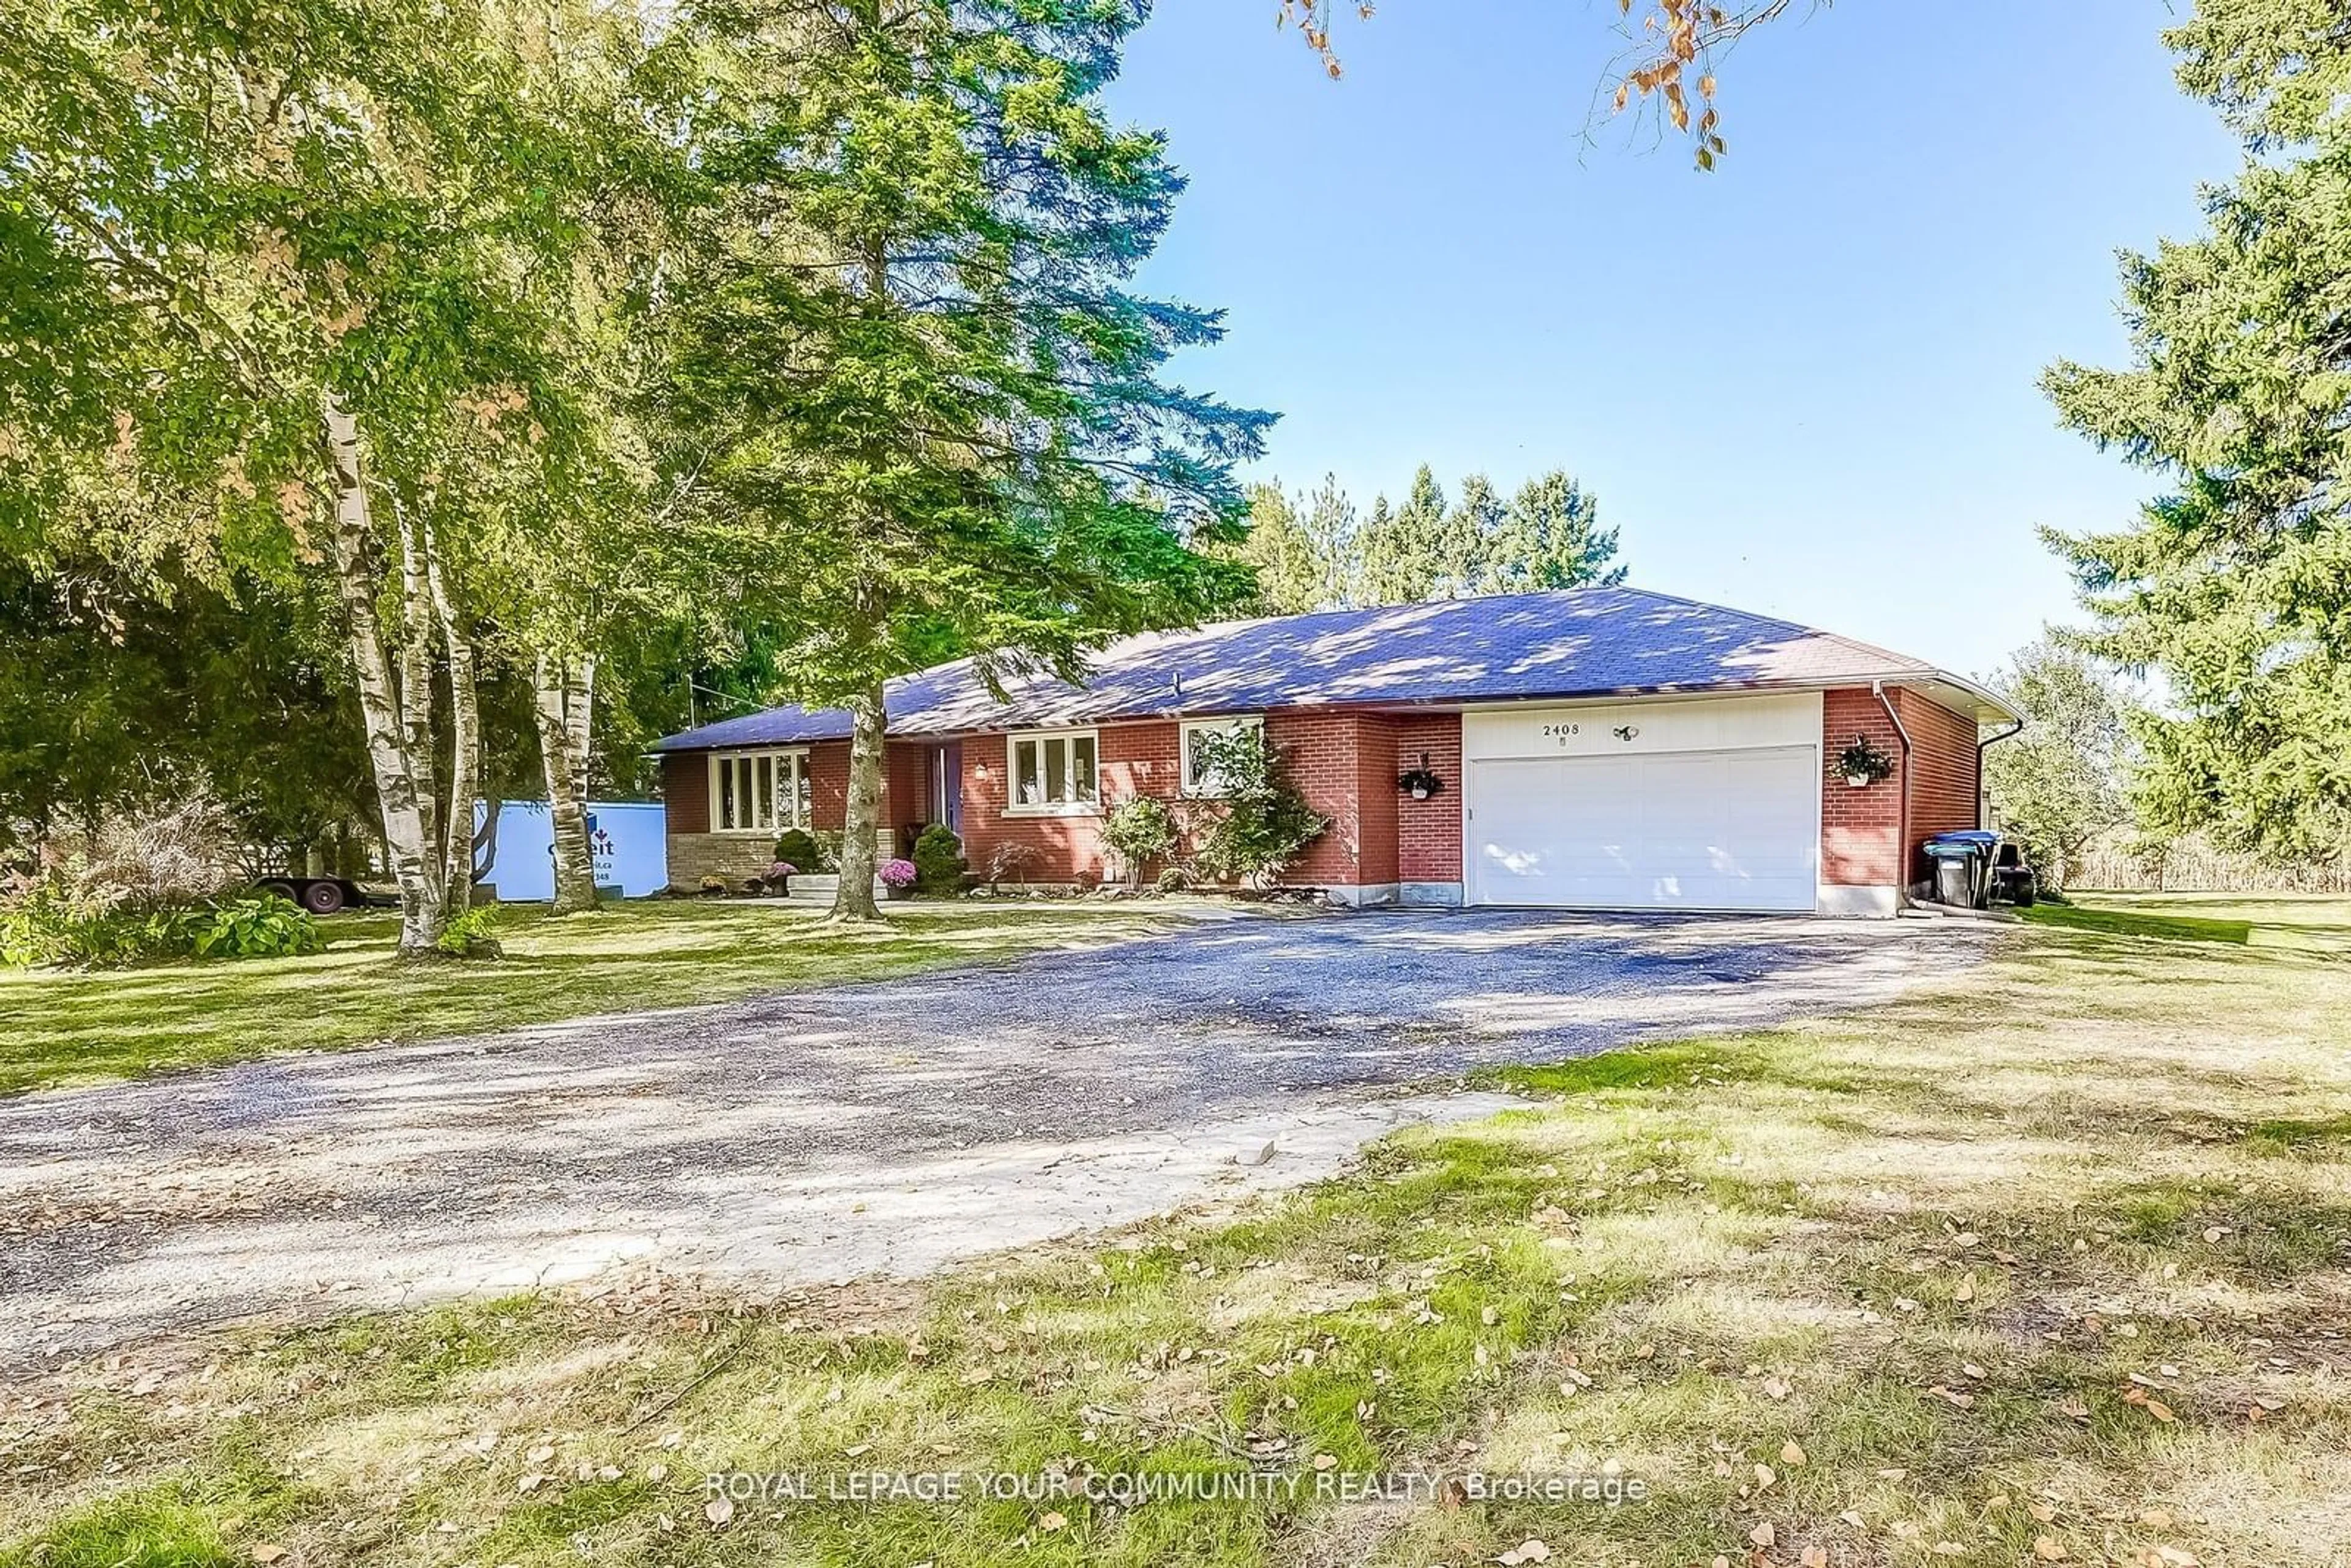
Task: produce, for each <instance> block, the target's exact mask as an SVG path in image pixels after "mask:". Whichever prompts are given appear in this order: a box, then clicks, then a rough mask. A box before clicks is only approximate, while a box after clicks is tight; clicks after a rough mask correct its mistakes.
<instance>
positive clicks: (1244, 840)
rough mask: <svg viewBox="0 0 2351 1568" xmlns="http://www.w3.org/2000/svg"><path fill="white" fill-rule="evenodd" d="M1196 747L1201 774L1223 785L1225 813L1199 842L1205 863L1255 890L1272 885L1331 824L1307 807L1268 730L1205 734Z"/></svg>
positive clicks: (1209, 731) (1223, 808)
mask: <svg viewBox="0 0 2351 1568" xmlns="http://www.w3.org/2000/svg"><path fill="white" fill-rule="evenodd" d="M1195 743H1196V745H1197V746H1198V747H1199V758H1200V762H1201V772H1202V773H1203V774H1204V775H1205V776H1207V777H1208V778H1211V779H1216V780H1217V782H1218V783H1219V784H1221V785H1222V786H1223V798H1222V800H1220V801H1219V802H1218V804H1219V805H1220V806H1221V807H1222V810H1220V811H1218V812H1217V816H1216V818H1215V820H1214V821H1212V822H1211V823H1210V824H1209V826H1208V830H1207V833H1206V834H1205V835H1204V836H1203V837H1202V839H1201V841H1200V864H1201V865H1202V866H1204V867H1206V868H1207V871H1208V872H1209V873H1211V874H1213V875H1216V876H1230V877H1238V878H1240V879H1241V880H1242V881H1243V882H1246V883H1249V884H1250V885H1252V886H1259V887H1261V886H1265V885H1267V884H1269V883H1272V882H1273V881H1274V880H1275V879H1276V878H1278V877H1280V875H1281V873H1282V871H1283V870H1284V869H1285V868H1286V867H1288V866H1289V864H1290V862H1291V861H1294V860H1296V859H1297V858H1298V855H1299V852H1300V851H1301V850H1303V849H1305V847H1306V846H1307V845H1308V844H1311V843H1312V842H1313V841H1315V840H1316V839H1319V838H1321V837H1322V834H1323V833H1324V832H1325V831H1328V830H1329V828H1330V826H1331V819H1330V818H1328V817H1326V816H1324V815H1322V813H1321V812H1320V811H1317V810H1314V808H1313V807H1311V806H1310V805H1308V804H1307V803H1306V797H1305V796H1303V795H1301V794H1300V793H1299V792H1298V787H1297V786H1296V785H1295V784H1293V783H1291V782H1290V771H1289V769H1288V768H1285V767H1283V766H1282V760H1281V754H1280V752H1279V751H1277V750H1275V749H1274V747H1272V746H1271V745H1270V743H1269V742H1268V741H1267V740H1266V738H1265V732H1264V731H1263V730H1261V729H1258V728H1255V727H1251V728H1248V729H1238V728H1237V729H1230V730H1215V729H1209V730H1203V731H1200V732H1198V733H1197V735H1196V742H1195Z"/></svg>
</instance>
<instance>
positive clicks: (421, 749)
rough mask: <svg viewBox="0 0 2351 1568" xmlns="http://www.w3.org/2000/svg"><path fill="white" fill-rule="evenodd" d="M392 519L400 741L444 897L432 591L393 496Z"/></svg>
mask: <svg viewBox="0 0 2351 1568" xmlns="http://www.w3.org/2000/svg"><path fill="white" fill-rule="evenodd" d="M392 521H393V523H394V524H395V525H396V526H397V527H398V528H399V530H400V741H401V747H402V750H404V751H406V752H407V753H408V777H409V779H410V780H411V781H412V782H413V784H414V786H415V789H416V810H417V814H418V815H419V816H421V817H423V819H424V841H425V842H426V843H427V844H430V845H432V846H433V853H434V855H435V856H436V857H438V858H440V859H441V861H442V862H443V865H444V876H443V879H442V890H443V893H444V897H445V895H446V894H447V891H448V879H447V876H446V874H445V867H446V865H447V856H446V855H445V854H444V852H443V841H442V834H441V821H440V817H441V802H440V796H439V789H438V786H437V785H436V783H435V782H434V775H435V774H436V773H437V772H438V771H439V769H438V768H436V767H435V766H434V755H433V752H434V738H433V695H434V693H433V644H434V643H435V642H437V641H439V639H437V638H436V637H434V634H433V632H434V611H433V592H432V589H431V586H430V576H431V573H430V571H429V570H428V569H427V566H426V554H427V549H428V546H427V544H426V541H425V539H424V538H423V530H424V528H425V526H426V525H425V524H424V522H423V517H422V514H421V513H420V514H419V515H418V516H416V517H411V516H410V515H409V508H408V507H403V506H402V505H401V504H400V502H399V501H398V500H397V499H396V498H395V499H394V500H393V502H392Z"/></svg>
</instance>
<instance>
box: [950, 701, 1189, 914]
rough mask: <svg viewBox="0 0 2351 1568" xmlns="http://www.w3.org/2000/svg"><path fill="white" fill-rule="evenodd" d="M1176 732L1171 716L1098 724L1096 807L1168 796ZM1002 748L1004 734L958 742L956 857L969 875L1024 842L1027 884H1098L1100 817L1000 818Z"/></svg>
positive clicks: (1105, 863)
mask: <svg viewBox="0 0 2351 1568" xmlns="http://www.w3.org/2000/svg"><path fill="white" fill-rule="evenodd" d="M1177 735H1178V728H1177V726H1176V723H1175V720H1173V719H1167V720H1164V721H1155V722H1153V723H1149V724H1114V725H1106V726H1104V727H1102V728H1101V729H1098V730H1097V731H1095V746H1096V748H1097V751H1098V754H1099V755H1098V760H1099V762H1100V764H1101V768H1102V809H1103V810H1109V809H1110V808H1111V807H1113V806H1115V805H1117V804H1118V803H1119V802H1120V801H1121V800H1126V799H1128V798H1129V797H1130V796H1134V795H1158V796H1161V797H1163V798H1166V799H1170V800H1172V799H1174V798H1175V795H1176V794H1177V792H1178V789H1179V787H1180V784H1181V781H1182V776H1181V772H1180V767H1179V764H1178V762H1177V760H1176V749H1177ZM1006 748H1007V737H1004V736H1001V735H981V736H972V737H967V738H966V739H965V741H964V743H963V846H964V858H965V859H966V860H967V861H969V862H971V866H972V869H973V870H975V871H977V872H980V873H986V872H987V866H988V860H989V857H990V856H992V855H993V854H994V853H995V852H996V851H997V849H998V846H1000V845H1004V844H1025V845H1027V846H1028V847H1029V849H1031V850H1034V851H1036V852H1037V853H1038V855H1039V857H1040V858H1039V859H1038V860H1036V861H1033V862H1030V863H1029V865H1028V866H1027V867H1026V868H1024V871H1023V873H1022V874H1025V875H1026V877H1027V878H1028V880H1029V881H1030V882H1096V881H1099V880H1101V878H1102V876H1103V875H1104V874H1106V873H1107V871H1108V867H1109V856H1108V855H1107V854H1106V853H1105V852H1103V850H1102V818H1101V817H1099V816H1084V817H1016V816H1008V815H1007V814H1006V813H1005V804H1006V802H1007V800H1008V798H1009V791H1010V789H1011V768H1010V762H1009V758H1008V755H1007V749H1006ZM918 799H919V797H918ZM1016 880H1017V878H1016Z"/></svg>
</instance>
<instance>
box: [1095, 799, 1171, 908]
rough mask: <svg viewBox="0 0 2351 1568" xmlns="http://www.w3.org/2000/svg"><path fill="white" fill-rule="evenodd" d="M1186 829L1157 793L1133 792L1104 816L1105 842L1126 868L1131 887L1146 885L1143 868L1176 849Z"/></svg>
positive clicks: (1128, 883)
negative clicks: (1140, 793)
mask: <svg viewBox="0 0 2351 1568" xmlns="http://www.w3.org/2000/svg"><path fill="white" fill-rule="evenodd" d="M1183 836H1184V835H1183V829H1182V827H1181V826H1180V825H1179V824H1178V823H1177V822H1176V821H1175V811H1174V810H1173V809H1172V808H1170V807H1169V806H1168V804H1167V802H1166V801H1165V800H1161V799H1159V798H1158V797H1157V796H1156V795H1131V796H1129V797H1128V798H1127V799H1125V800H1121V801H1120V802H1119V803H1118V804H1117V805H1115V806H1113V807H1112V808H1111V810H1110V815H1109V816H1107V817H1105V818H1103V819H1102V842H1103V843H1105V844H1107V845H1108V846H1110V851H1111V852H1112V853H1113V854H1114V855H1116V856H1118V860H1119V864H1120V865H1121V866H1123V867H1124V868H1125V871H1126V883H1127V885H1128V886H1129V887H1141V886H1142V885H1143V871H1144V867H1145V866H1147V865H1149V864H1150V863H1151V862H1153V861H1155V860H1165V858H1166V857H1167V856H1168V855H1170V854H1172V853H1174V852H1175V845H1176V844H1177V842H1179V841H1181V840H1182V838H1183Z"/></svg>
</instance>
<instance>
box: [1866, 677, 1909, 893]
mask: <svg viewBox="0 0 2351 1568" xmlns="http://www.w3.org/2000/svg"><path fill="white" fill-rule="evenodd" d="M1869 695H1871V696H1874V697H1876V699H1877V706H1879V707H1882V708H1884V709H1885V710H1886V717H1887V718H1888V719H1891V720H1892V721H1893V723H1894V733H1895V735H1896V737H1899V738H1900V740H1901V742H1902V804H1901V806H1900V807H1899V808H1898V813H1899V814H1898V815H1897V816H1896V820H1895V825H1894V855H1895V870H1894V907H1895V908H1896V909H1905V908H1907V907H1908V906H1909V904H1910V752H1911V746H1910V729H1909V727H1908V726H1907V725H1905V724H1904V723H1903V722H1902V716H1901V715H1900V714H1898V713H1896V712H1895V711H1894V704H1893V703H1892V701H1890V700H1889V699H1888V698H1887V697H1886V683H1885V682H1884V681H1872V682H1870V683H1869Z"/></svg>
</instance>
